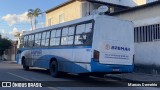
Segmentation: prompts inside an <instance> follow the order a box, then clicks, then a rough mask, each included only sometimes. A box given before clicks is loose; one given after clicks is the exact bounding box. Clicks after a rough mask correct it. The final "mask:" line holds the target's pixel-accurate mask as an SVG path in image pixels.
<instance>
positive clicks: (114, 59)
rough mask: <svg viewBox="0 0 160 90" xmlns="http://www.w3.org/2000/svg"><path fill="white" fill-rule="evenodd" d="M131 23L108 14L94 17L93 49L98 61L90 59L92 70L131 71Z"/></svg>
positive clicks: (132, 48)
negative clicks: (97, 55)
mask: <svg viewBox="0 0 160 90" xmlns="http://www.w3.org/2000/svg"><path fill="white" fill-rule="evenodd" d="M133 31H134V28H133V24H132V23H131V22H129V21H124V20H119V19H116V18H112V17H109V16H102V17H98V18H97V19H95V30H94V35H93V36H94V37H93V49H94V50H97V51H99V62H94V59H92V62H91V69H92V72H114V71H115V72H132V71H133V55H134V37H133Z"/></svg>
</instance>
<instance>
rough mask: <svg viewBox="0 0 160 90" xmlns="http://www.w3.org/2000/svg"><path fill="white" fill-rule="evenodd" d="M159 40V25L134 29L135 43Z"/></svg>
mask: <svg viewBox="0 0 160 90" xmlns="http://www.w3.org/2000/svg"><path fill="white" fill-rule="evenodd" d="M159 40H160V24H154V25H148V26H140V27H135V29H134V41H135V42H152V41H159Z"/></svg>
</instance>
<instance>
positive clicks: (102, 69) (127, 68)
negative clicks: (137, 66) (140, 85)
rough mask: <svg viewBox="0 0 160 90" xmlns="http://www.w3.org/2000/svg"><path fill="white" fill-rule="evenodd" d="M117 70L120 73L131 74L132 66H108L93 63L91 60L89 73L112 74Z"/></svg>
mask: <svg viewBox="0 0 160 90" xmlns="http://www.w3.org/2000/svg"><path fill="white" fill-rule="evenodd" d="M115 69H117V70H119V71H118V72H120V73H130V72H133V69H134V66H133V65H109V64H101V63H99V62H95V61H94V60H93V59H92V60H91V72H106V73H110V72H114V71H113V70H115Z"/></svg>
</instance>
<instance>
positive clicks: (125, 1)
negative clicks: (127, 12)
mask: <svg viewBox="0 0 160 90" xmlns="http://www.w3.org/2000/svg"><path fill="white" fill-rule="evenodd" d="M98 1H103V2H109V3H114V4H119V5H124V6H130V7H134V6H137V5H142V4H146V0H98Z"/></svg>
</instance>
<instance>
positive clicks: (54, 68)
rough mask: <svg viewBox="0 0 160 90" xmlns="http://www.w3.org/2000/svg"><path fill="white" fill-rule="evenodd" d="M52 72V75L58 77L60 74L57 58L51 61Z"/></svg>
mask: <svg viewBox="0 0 160 90" xmlns="http://www.w3.org/2000/svg"><path fill="white" fill-rule="evenodd" d="M50 74H51V76H52V77H58V75H59V72H58V64H57V61H55V60H54V61H52V62H51V63H50Z"/></svg>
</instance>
